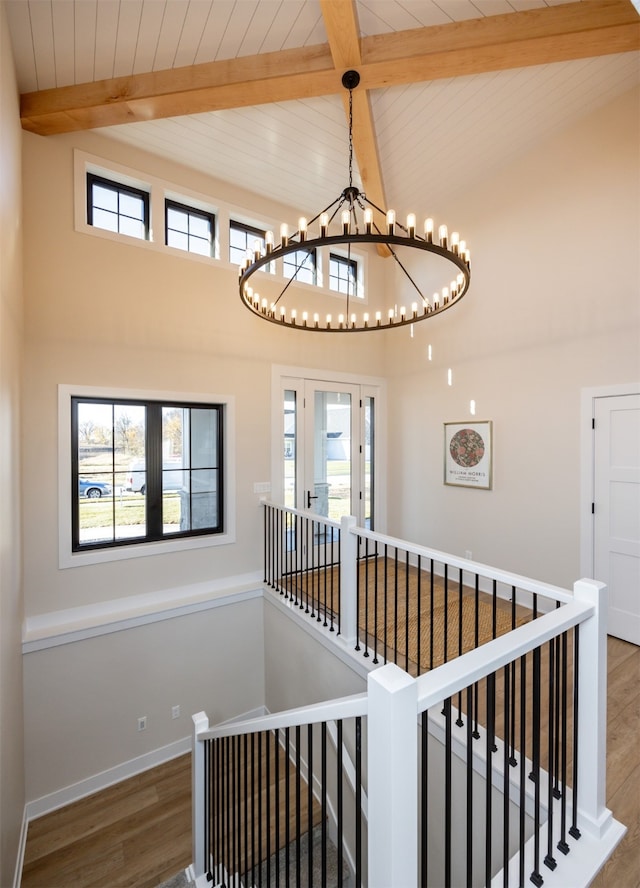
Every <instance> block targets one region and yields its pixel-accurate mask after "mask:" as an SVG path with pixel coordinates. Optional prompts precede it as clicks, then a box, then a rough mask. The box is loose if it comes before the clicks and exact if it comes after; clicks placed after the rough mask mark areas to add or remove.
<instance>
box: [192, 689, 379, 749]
mask: <svg viewBox="0 0 640 888" xmlns="http://www.w3.org/2000/svg"><path fill="white" fill-rule="evenodd" d="M367 707H368V698H367V694H366V693H362V694H351V695H350V696H349V697H339V698H337V699H336V700H328V701H325V702H321V703H312V704H311V705H310V706H298V707H296V708H295V709H285V710H283V711H281V712H276V713H274V714H273V715H260V716H256V717H255V718H249V719H245V720H243V721H237V722H228V723H226V724H223V725H218V727H216V728H210V729H209V730H207V731H200V732H198V734H197V739H198V740H215V739H217V738H218V737H235V736H236V735H237V734H253V733H254V732H257V731H275V730H277V729H278V728H293V727H296V726H297V725H310V724H317V723H318V722H323V721H331V720H333V719H340V718H342V719H345V718H356V717H357V716H364V715H366V714H367Z"/></svg>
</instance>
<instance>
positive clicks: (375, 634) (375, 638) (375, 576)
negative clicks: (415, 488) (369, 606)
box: [373, 540, 378, 664]
mask: <svg viewBox="0 0 640 888" xmlns="http://www.w3.org/2000/svg"><path fill="white" fill-rule="evenodd" d="M373 557H374V574H373V662H374V663H376V664H377V663H378V541H377V540H376V541H375V544H374V549H373Z"/></svg>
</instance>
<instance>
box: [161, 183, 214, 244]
mask: <svg viewBox="0 0 640 888" xmlns="http://www.w3.org/2000/svg"><path fill="white" fill-rule="evenodd" d="M168 210H178V211H179V212H183V213H186V214H187V217H188V223H187V224H189V222H190V221H191V217H192V216H196V217H197V218H199V219H204V220H205V221H206V222H208V223H209V253H208V254H207V253H198V252H197V251H196V250H192V249H190V247H189V246H187V249H186V250H185V249H184V248H183V247H177V246H176V245H175V244H170V243H169V231H176V232H178V229H177V228H171V227H170V226H169V213H168ZM178 233H180V234H186V236H187V244H190V243H191V238H194V239H195V240H197V241H203V240H204V238H202V237H200V235H196V234H191V232H190V231H188V230H187V231H186V232H184V231H180V232H178ZM215 239H216V216H215V213H211V212H209V211H207V210H200V209H198V208H197V207H192V206H189V204H184V203H181V202H180V201H177V200H173V198H170V197H165V199H164V242H165V246H167V247H170V248H171V249H173V250H182V252H183V253H191V254H192V255H193V256H206V255H208V256H209V257H213V256H214V252H215Z"/></svg>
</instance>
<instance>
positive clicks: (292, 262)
mask: <svg viewBox="0 0 640 888" xmlns="http://www.w3.org/2000/svg"><path fill="white" fill-rule="evenodd" d="M300 253H305V254H306V255H307V256H310V257H311V263H312V264H310V265H307V264H306V261H305V262H300V263H297V262H296V257H298V255H299V254H300ZM288 266H293V267H294V269H295V272H294V274H287V268H288ZM308 270H311V272H312V278H313V279H312V280H311V281H303V280H300V278H299V277H298V274H299V272H301V271H308ZM282 276H283V277H285V278H287V280H292V281H298V283H301V284H308V285H312V286H317V284H318V256H317V252H316V249H315V247H310V248H309V247H304V246H301V247H299V248H298V249H297V250H296V251H295V252H293V253H287V254H285V255H284V256H283V257H282Z"/></svg>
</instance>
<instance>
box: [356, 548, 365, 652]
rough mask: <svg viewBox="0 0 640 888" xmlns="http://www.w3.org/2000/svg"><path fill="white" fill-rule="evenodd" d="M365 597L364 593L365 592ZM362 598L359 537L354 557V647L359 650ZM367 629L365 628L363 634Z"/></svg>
mask: <svg viewBox="0 0 640 888" xmlns="http://www.w3.org/2000/svg"><path fill="white" fill-rule="evenodd" d="M365 595H366V592H365ZM361 597H362V580H361V576H360V537H358V555H357V557H356V647H355V649H356V650H357V651H359V650H360V601H361ZM366 631H367V628H366V626H365V632H366Z"/></svg>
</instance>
